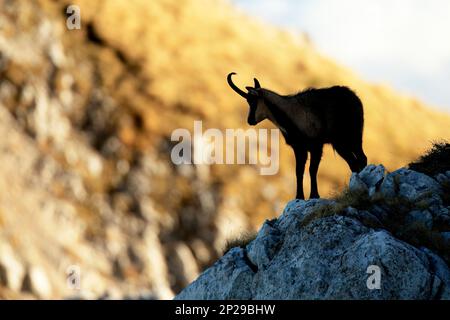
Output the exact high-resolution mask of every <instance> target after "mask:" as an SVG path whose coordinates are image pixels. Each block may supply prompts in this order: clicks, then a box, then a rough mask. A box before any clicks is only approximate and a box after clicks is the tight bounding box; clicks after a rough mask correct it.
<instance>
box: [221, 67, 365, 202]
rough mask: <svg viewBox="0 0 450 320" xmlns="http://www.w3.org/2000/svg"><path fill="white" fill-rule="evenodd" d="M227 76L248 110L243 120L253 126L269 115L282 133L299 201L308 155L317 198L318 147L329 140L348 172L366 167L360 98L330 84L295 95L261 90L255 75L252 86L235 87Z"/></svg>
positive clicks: (319, 155) (319, 154)
mask: <svg viewBox="0 0 450 320" xmlns="http://www.w3.org/2000/svg"><path fill="white" fill-rule="evenodd" d="M235 74H236V73H234V72H232V73H230V74H229V75H228V77H227V81H228V84H229V86H230V87H231V88H232V89H233V90H234V91H235V92H236V93H238V94H239V95H240V96H242V97H243V98H244V99H246V100H247V102H248V104H249V106H250V111H249V114H248V119H247V122H248V124H249V125H252V126H254V125H256V124H258V123H260V122H261V121H263V120H265V119H269V120H270V121H271V122H272V123H273V124H275V125H276V126H277V127H278V128H279V129H280V131H281V132H282V134H283V136H284V139H285V141H286V143H287V144H288V145H290V146H291V147H292V149H293V150H294V155H295V163H296V176H297V194H296V198H297V199H304V198H305V196H304V193H303V174H304V171H305V164H306V160H307V158H308V152H309V153H310V156H311V160H310V166H309V173H310V176H311V194H310V198H319V191H318V190H317V171H318V169H319V163H320V160H321V159H322V149H323V145H324V144H326V143H329V144H331V145H332V146H333V148H334V150H336V151H337V153H338V154H339V155H340V156H341V157H342V158H343V159H344V160H345V161H346V162H347V164H348V165H349V167H350V170H351V171H352V172H359V171H361V170H362V169H363V168H364V167H365V166H366V165H367V157H366V155H365V154H364V151H363V148H362V135H363V126H364V111H363V105H362V103H361V100H360V99H359V98H358V96H357V95H356V94H355V93H354V92H353V91H352V90H350V89H349V88H347V87H343V86H334V87H330V88H322V89H313V88H310V89H306V90H304V91H301V92H299V93H297V94H293V95H287V96H282V95H279V94H277V93H275V92H273V91H270V90H268V89H263V88H261V85H260V84H259V81H258V80H257V79H256V78H255V79H254V82H255V85H254V87H246V89H247V91H248V92H244V91H243V90H241V89H239V88H238V87H237V86H236V85H235V84H234V83H233V81H232V79H231V78H232V76H233V75H235Z"/></svg>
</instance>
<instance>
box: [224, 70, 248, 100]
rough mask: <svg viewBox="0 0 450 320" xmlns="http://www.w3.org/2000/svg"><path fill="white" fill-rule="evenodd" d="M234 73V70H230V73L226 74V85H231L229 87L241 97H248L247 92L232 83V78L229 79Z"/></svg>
mask: <svg viewBox="0 0 450 320" xmlns="http://www.w3.org/2000/svg"><path fill="white" fill-rule="evenodd" d="M235 74H236V72H232V73H230V74H229V75H228V76H227V82H228V85H229V86H230V87H231V89H233V90H234V91H236V93H237V94H239V95H240V96H241V97H243V98H245V99H247V97H248V95H247V93H245V92H244V91H242V90H241V89H239V88H238V87H237V86H236V85H235V84H234V83H233V80H231V77H232V76H233V75H235Z"/></svg>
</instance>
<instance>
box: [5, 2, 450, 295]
mask: <svg viewBox="0 0 450 320" xmlns="http://www.w3.org/2000/svg"><path fill="white" fill-rule="evenodd" d="M68 4H69V3H68V2H66V1H61V2H54V1H43V0H42V1H35V2H31V1H25V0H24V1H14V2H13V4H11V2H6V1H0V8H1V10H0V18H1V19H0V21H1V23H2V25H1V27H0V117H1V121H0V132H1V133H2V137H3V138H2V139H0V150H1V151H0V164H1V165H0V177H1V179H0V181H1V182H0V243H3V244H4V247H1V248H0V266H4V269H5V270H7V272H6V274H7V276H6V278H7V279H9V280H3V281H1V282H0V286H2V287H3V288H5V289H1V290H0V292H1V293H0V295H4V296H5V297H6V296H7V297H11V296H19V297H24V296H25V295H26V294H31V295H32V296H35V297H66V296H73V295H75V296H76V295H78V294H79V295H83V296H87V297H91V296H92V297H98V296H100V295H102V294H104V293H105V292H108V293H109V295H110V296H124V295H127V294H130V295H136V294H140V293H142V292H145V293H151V294H152V295H154V296H155V297H158V298H165V297H171V296H172V295H173V293H174V292H177V291H179V290H180V289H181V288H182V287H184V286H185V285H186V284H187V283H188V282H189V281H191V280H192V279H193V278H194V277H195V275H196V273H198V271H199V270H202V269H203V268H204V267H206V266H207V265H208V264H210V263H211V262H212V261H214V260H215V259H216V258H217V257H218V256H219V255H220V254H221V249H222V248H223V245H224V243H225V240H226V239H228V238H229V237H232V236H233V235H235V234H238V233H241V232H242V231H244V230H246V229H252V228H256V227H258V226H259V225H260V224H261V222H262V221H263V220H264V219H267V218H271V217H274V216H276V215H278V214H279V213H280V209H281V208H282V207H283V205H284V203H285V202H286V201H287V200H289V199H291V198H293V197H294V195H295V174H294V172H295V170H294V161H293V160H294V158H293V154H292V152H291V150H290V149H288V148H287V147H286V146H284V142H283V141H281V143H280V144H281V146H282V148H281V151H280V152H281V154H280V162H281V164H280V171H279V173H278V174H277V175H274V176H260V175H259V173H258V170H257V167H256V166H250V165H245V166H244V165H214V166H174V165H173V164H172V163H171V161H170V150H171V147H172V146H173V144H174V143H173V142H171V141H170V135H171V133H172V132H173V130H175V129H177V128H187V129H188V130H190V131H191V130H192V128H193V123H194V121H195V120H202V121H203V126H204V127H205V128H219V129H226V128H234V129H237V128H244V129H247V128H248V126H247V124H246V117H247V111H248V110H247V109H248V107H247V106H246V103H245V101H243V100H242V99H241V98H240V97H239V96H237V95H236V94H235V93H234V92H233V91H232V90H231V89H230V88H229V87H228V85H227V83H226V75H227V74H228V73H229V72H231V71H236V72H237V73H238V76H237V77H236V78H235V79H236V80H235V81H236V82H237V84H238V85H239V86H240V87H243V86H245V85H250V84H252V83H253V80H252V79H253V77H257V78H258V79H259V80H260V81H261V84H262V86H263V87H266V88H270V89H272V90H274V91H277V92H279V93H281V94H288V93H293V92H296V91H298V90H301V89H304V88H305V87H309V86H315V87H324V86H331V85H335V84H339V85H348V86H350V87H351V88H352V89H354V90H355V91H356V92H357V94H358V95H359V96H360V98H361V99H362V101H363V103H364V106H365V123H366V126H365V131H364V148H365V151H366V154H367V155H368V158H369V163H383V164H384V165H385V166H386V167H387V168H388V169H395V168H397V167H400V166H403V165H405V164H407V163H408V162H409V161H410V160H412V159H414V158H415V157H416V156H417V155H418V154H420V153H421V152H422V151H423V150H424V149H426V148H427V147H428V146H429V143H430V141H431V140H436V139H445V138H447V139H448V138H449V137H450V117H449V116H448V115H445V114H441V113H438V112H436V111H432V110H431V109H429V108H427V107H426V106H425V105H424V104H423V103H421V102H419V101H417V100H415V99H412V98H409V97H403V96H400V95H398V94H396V93H395V92H394V91H392V90H391V89H389V88H386V87H382V86H375V85H372V84H368V83H366V82H364V81H363V80H361V79H360V78H359V77H358V76H357V75H355V74H353V73H352V72H351V71H349V70H347V69H345V68H342V67H340V66H338V65H336V64H335V63H333V62H332V60H330V59H328V58H326V57H323V56H321V55H319V54H318V53H317V52H316V50H315V49H314V46H313V45H312V44H311V43H310V42H309V41H308V40H307V39H306V37H303V36H300V35H298V36H297V35H292V34H288V33H285V32H282V31H279V30H276V29H274V28H272V27H269V26H265V25H263V24H261V23H259V22H256V21H253V20H251V19H250V18H248V17H246V16H244V15H243V14H241V13H239V12H237V11H236V10H235V9H234V8H232V7H231V6H230V5H229V4H228V3H226V2H224V1H206V0H200V1H198V0H187V1H183V2H180V1H174V0H161V1H146V0H134V1H133V0H130V1H95V2H93V1H71V2H70V4H76V5H79V6H80V9H81V21H82V27H81V29H80V30H70V31H69V30H67V29H66V27H65V19H66V16H65V15H64V8H65V6H66V5H68ZM259 127H260V128H272V125H271V124H268V123H263V124H261V125H260V126H259ZM349 175H350V172H349V170H348V168H347V165H346V164H345V162H344V161H343V160H342V159H341V158H339V157H338V156H337V155H334V154H333V151H332V150H331V148H326V149H325V155H324V159H323V161H322V163H321V167H320V170H319V190H320V192H321V195H322V196H329V195H331V194H333V193H334V192H336V190H339V189H341V188H342V187H343V186H344V185H345V183H346V181H348V177H349ZM308 180H309V179H308V178H307V177H305V183H307V182H308ZM306 189H307V190H308V187H307V188H306ZM306 194H308V192H307V193H306ZM11 251H14V255H10V254H9V253H8V252H11ZM5 252H6V253H5ZM5 257H6V258H5ZM5 261H16V262H17V264H14V263H11V262H5ZM11 265H20V266H22V268H20V267H17V268H16V267H9V266H11ZM70 265H79V266H80V267H81V270H82V275H84V276H83V277H84V278H82V279H84V280H83V282H82V283H83V286H82V288H81V291H80V292H73V291H71V289H70V288H68V287H67V284H66V274H65V270H66V268H67V267H68V266H70ZM5 266H6V267H5ZM36 268H37V270H40V271H39V272H35V271H33V270H36ZM22 269H23V271H22V272H21V271H20V270H22ZM0 270H1V267H0ZM8 270H10V271H8ZM11 270H19V271H17V272H13V271H11ZM36 274H38V276H34V275H36ZM11 277H12V278H11ZM0 279H2V277H0ZM17 279H18V280H17ZM42 279H44V280H42ZM45 279H46V280H45ZM25 280H26V281H25ZM21 281H25V282H26V283H27V286H19V285H16V283H20V282H21ZM39 286H40V289H39ZM36 288H37V289H36Z"/></svg>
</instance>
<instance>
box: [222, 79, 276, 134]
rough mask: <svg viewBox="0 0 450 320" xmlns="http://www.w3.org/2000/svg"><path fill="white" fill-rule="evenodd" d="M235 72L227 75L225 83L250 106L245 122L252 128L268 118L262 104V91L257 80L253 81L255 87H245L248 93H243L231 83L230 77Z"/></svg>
mask: <svg viewBox="0 0 450 320" xmlns="http://www.w3.org/2000/svg"><path fill="white" fill-rule="evenodd" d="M235 74H236V73H235V72H232V73H230V74H229V75H228V77H227V81H228V84H229V86H230V87H231V89H233V90H234V91H235V92H236V93H237V94H239V95H240V96H241V97H243V98H244V99H246V100H247V102H248V105H249V106H250V111H249V113H248V118H247V122H248V124H249V125H251V126H254V125H256V124H258V123H260V122H261V121H263V120H264V119H267V118H268V114H267V107H266V105H265V103H264V99H263V90H264V89H262V88H261V85H260V84H259V81H258V79H256V78H255V79H254V81H255V86H254V87H245V89H247V91H248V92H244V91H243V90H241V89H239V88H238V87H237V86H236V85H235V84H234V83H233V81H232V79H231V77H232V76H233V75H235Z"/></svg>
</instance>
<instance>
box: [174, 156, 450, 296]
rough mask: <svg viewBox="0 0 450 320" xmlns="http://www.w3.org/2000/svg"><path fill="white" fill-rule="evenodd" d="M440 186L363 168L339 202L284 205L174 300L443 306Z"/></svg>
mask: <svg viewBox="0 0 450 320" xmlns="http://www.w3.org/2000/svg"><path fill="white" fill-rule="evenodd" d="M445 181H446V182H448V181H450V171H448V172H446V173H444V174H440V175H439V179H434V177H429V176H427V175H425V174H422V173H419V172H415V171H412V170H408V169H406V168H402V169H400V170H397V171H395V172H392V173H389V174H387V175H385V170H384V167H383V166H372V165H371V166H368V167H367V168H366V169H364V170H363V171H362V172H361V173H359V174H353V176H352V178H351V181H350V189H349V191H348V192H347V194H346V195H345V197H344V196H343V197H341V198H339V197H338V198H336V199H335V200H324V199H318V200H309V201H302V200H294V201H291V202H289V203H288V205H287V206H286V208H285V209H284V211H283V213H282V215H281V216H280V217H279V218H278V219H274V220H271V221H266V222H265V223H264V225H263V226H262V228H261V230H260V231H259V233H258V235H257V237H256V239H255V240H253V241H252V242H250V243H249V244H247V245H246V246H245V247H239V248H233V249H232V250H230V251H228V252H227V253H226V254H225V255H224V256H223V257H222V258H221V259H219V260H218V261H217V262H216V263H215V264H214V265H213V266H212V267H210V268H209V269H208V270H206V271H205V272H204V273H203V274H201V275H200V277H199V278H198V279H197V280H196V281H194V282H193V283H192V284H191V285H189V286H188V287H187V288H185V289H184V290H183V291H182V292H181V293H180V294H179V295H178V296H177V297H176V299H450V269H449V265H448V263H449V262H450V260H449V254H450V242H449V241H448V237H447V234H448V231H449V230H450V225H449V224H447V225H446V222H448V221H449V218H450V216H449V209H450V207H449V203H444V201H443V200H442V198H443V196H444V192H448V190H447V191H445V189H444V188H443V187H442V184H443V183H446V182H445ZM352 197H353V198H352ZM361 199H364V203H362V200H361ZM350 204H353V205H355V206H356V207H358V208H355V207H352V206H351V205H350ZM407 230H415V231H416V232H418V231H419V230H420V231H422V232H425V233H424V234H425V236H424V235H423V234H416V233H408V232H407ZM442 230H446V232H443V231H442ZM427 232H428V233H427ZM415 236H417V237H415ZM427 236H428V238H427ZM418 237H419V238H420V237H422V238H420V239H418ZM420 241H422V243H420Z"/></svg>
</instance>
